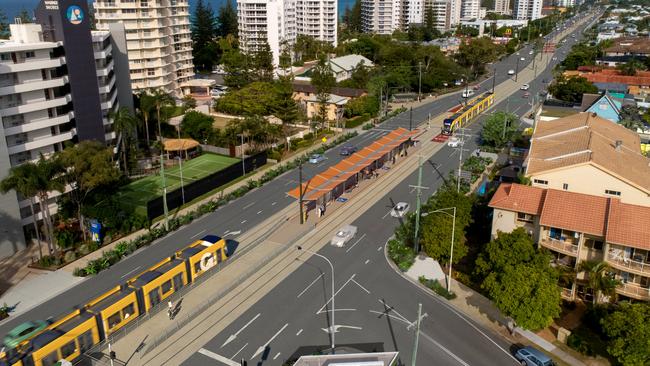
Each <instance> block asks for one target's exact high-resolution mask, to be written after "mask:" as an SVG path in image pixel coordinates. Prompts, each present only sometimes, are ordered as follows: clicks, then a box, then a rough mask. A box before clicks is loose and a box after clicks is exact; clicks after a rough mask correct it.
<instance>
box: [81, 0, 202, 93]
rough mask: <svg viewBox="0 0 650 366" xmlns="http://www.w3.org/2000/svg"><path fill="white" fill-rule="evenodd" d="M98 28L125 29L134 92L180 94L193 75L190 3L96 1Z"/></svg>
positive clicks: (182, 0) (184, 0)
mask: <svg viewBox="0 0 650 366" xmlns="http://www.w3.org/2000/svg"><path fill="white" fill-rule="evenodd" d="M94 8H95V19H96V25H97V29H100V30H108V29H109V25H110V24H113V23H118V22H121V23H123V24H124V28H125V29H126V40H127V49H128V55H129V67H130V70H131V86H132V88H133V90H134V91H138V90H143V89H150V88H162V89H164V90H165V91H167V92H169V93H172V94H174V95H177V96H180V95H181V86H182V85H183V83H185V82H186V81H188V80H190V79H191V78H192V77H193V76H194V71H193V70H194V65H193V62H192V39H191V31H190V13H189V3H188V0H96V1H95V3H94Z"/></svg>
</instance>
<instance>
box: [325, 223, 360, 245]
mask: <svg viewBox="0 0 650 366" xmlns="http://www.w3.org/2000/svg"><path fill="white" fill-rule="evenodd" d="M355 235H357V227H356V226H352V225H345V226H343V227H342V228H340V229H339V230H338V231H337V232H336V234H334V237H332V240H331V241H330V243H331V244H332V245H333V246H335V247H339V248H341V247H343V246H345V243H347V242H349V241H350V239H352V238H354V236H355Z"/></svg>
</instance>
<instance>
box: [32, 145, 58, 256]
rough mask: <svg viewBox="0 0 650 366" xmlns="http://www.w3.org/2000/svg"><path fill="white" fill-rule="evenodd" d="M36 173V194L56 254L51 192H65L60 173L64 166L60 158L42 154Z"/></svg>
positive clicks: (51, 245)
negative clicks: (50, 204)
mask: <svg viewBox="0 0 650 366" xmlns="http://www.w3.org/2000/svg"><path fill="white" fill-rule="evenodd" d="M36 173H37V176H36V179H35V180H34V182H35V186H34V188H36V195H37V196H38V201H39V203H40V206H41V212H42V213H43V217H44V218H43V222H44V223H45V227H46V228H47V236H48V237H49V242H50V247H51V248H52V249H54V253H55V254H56V252H57V250H56V246H54V245H53V242H54V226H53V225H52V216H51V214H50V208H49V198H50V192H54V191H57V192H61V193H63V192H64V190H65V186H64V185H63V182H62V181H61V179H60V175H61V173H63V166H62V165H61V164H60V162H59V161H58V159H56V158H54V159H46V158H45V156H43V154H41V156H40V158H39V159H38V162H37V163H36Z"/></svg>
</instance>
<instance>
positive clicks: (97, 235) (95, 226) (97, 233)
mask: <svg viewBox="0 0 650 366" xmlns="http://www.w3.org/2000/svg"><path fill="white" fill-rule="evenodd" d="M101 233H102V224H100V223H99V221H97V220H91V221H90V238H91V240H92V241H94V242H95V243H99V242H101V240H102V239H101Z"/></svg>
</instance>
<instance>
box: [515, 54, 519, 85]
mask: <svg viewBox="0 0 650 366" xmlns="http://www.w3.org/2000/svg"><path fill="white" fill-rule="evenodd" d="M518 75H519V55H517V66H516V67H515V83H516V82H517V76H518Z"/></svg>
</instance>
